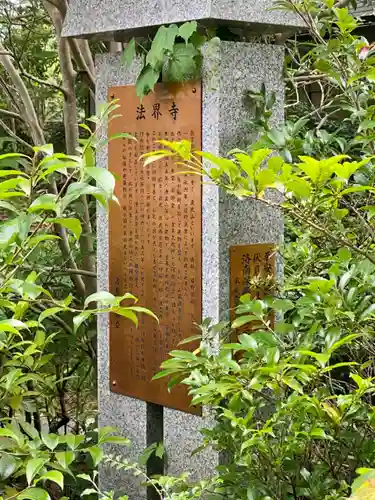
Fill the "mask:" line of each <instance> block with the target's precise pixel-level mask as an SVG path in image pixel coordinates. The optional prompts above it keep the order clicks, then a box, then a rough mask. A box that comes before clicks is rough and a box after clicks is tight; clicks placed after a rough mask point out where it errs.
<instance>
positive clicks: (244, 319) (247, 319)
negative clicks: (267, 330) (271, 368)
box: [232, 314, 257, 329]
mask: <svg viewBox="0 0 375 500" xmlns="http://www.w3.org/2000/svg"><path fill="white" fill-rule="evenodd" d="M256 319H257V317H256V316H254V315H253V314H246V315H245V316H239V317H238V318H236V319H235V320H234V321H233V323H232V328H233V329H236V328H240V327H241V326H243V325H246V324H247V323H251V322H252V321H255V320H256Z"/></svg>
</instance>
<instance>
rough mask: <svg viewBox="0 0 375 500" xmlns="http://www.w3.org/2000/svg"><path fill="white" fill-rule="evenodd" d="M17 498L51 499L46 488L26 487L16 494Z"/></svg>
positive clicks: (20, 499)
mask: <svg viewBox="0 0 375 500" xmlns="http://www.w3.org/2000/svg"><path fill="white" fill-rule="evenodd" d="M17 499H18V500H51V499H50V496H49V494H48V493H47V491H46V490H43V489H42V488H27V489H26V490H24V491H21V493H20V494H19V495H17Z"/></svg>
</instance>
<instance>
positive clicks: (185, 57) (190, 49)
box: [166, 43, 199, 81]
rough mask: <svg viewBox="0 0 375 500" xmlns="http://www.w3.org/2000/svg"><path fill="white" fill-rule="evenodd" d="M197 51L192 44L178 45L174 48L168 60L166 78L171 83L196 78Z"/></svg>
mask: <svg viewBox="0 0 375 500" xmlns="http://www.w3.org/2000/svg"><path fill="white" fill-rule="evenodd" d="M198 56H199V52H198V50H197V49H196V48H195V47H194V45H193V44H192V43H188V44H186V45H185V44H183V43H178V44H176V45H175V46H174V49H173V54H172V56H171V57H170V59H169V62H168V67H167V74H166V77H167V79H168V80H171V81H184V80H188V79H193V78H196V77H197V76H198V65H197V61H196V58H197V57H198Z"/></svg>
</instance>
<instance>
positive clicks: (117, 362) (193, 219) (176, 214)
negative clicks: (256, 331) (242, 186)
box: [108, 82, 202, 414]
mask: <svg viewBox="0 0 375 500" xmlns="http://www.w3.org/2000/svg"><path fill="white" fill-rule="evenodd" d="M109 98H111V99H119V104H120V105H121V107H120V108H119V109H117V110H116V111H115V113H116V114H121V115H122V118H116V119H114V120H112V121H111V122H110V124H109V136H112V135H115V134H118V133H121V132H127V133H130V134H132V135H133V136H135V137H136V138H137V142H135V141H132V140H129V139H115V140H113V141H111V142H110V143H109V147H108V155H109V169H110V170H111V172H113V173H114V174H115V175H116V176H117V177H118V179H119V180H118V182H117V184H116V191H115V194H116V196H117V198H118V199H119V205H116V204H114V203H113V204H112V205H111V207H110V212H109V259H110V272H109V274H110V290H111V292H112V293H113V294H115V295H121V294H124V293H126V292H130V293H132V294H134V295H135V296H137V297H139V304H140V305H143V306H145V307H148V308H149V309H151V310H152V311H153V312H154V313H155V314H156V315H157V316H158V318H159V320H160V324H157V323H156V321H154V320H153V319H152V318H150V317H148V316H145V315H140V316H139V326H138V328H136V327H135V326H133V325H132V323H131V322H130V321H129V320H127V319H126V318H122V317H119V316H115V315H111V319H110V377H111V381H110V382H111V390H112V391H114V392H118V393H121V394H124V395H127V396H132V397H136V398H139V399H142V400H144V401H148V402H152V403H156V404H160V405H163V406H169V407H172V408H175V409H178V410H182V411H186V412H190V413H195V414H200V411H201V410H200V408H194V407H192V406H190V400H191V399H190V398H189V396H188V394H187V390H186V388H185V387H184V386H177V387H175V388H174V389H173V390H172V392H171V393H169V392H168V390H167V383H168V381H167V379H160V380H156V381H151V379H152V377H153V375H155V374H156V373H157V372H158V371H159V367H160V364H161V363H162V361H164V360H166V359H167V358H168V352H169V351H171V350H173V349H176V348H177V344H178V343H179V342H180V341H181V340H182V339H184V338H187V337H190V336H192V335H195V334H196V333H197V330H196V327H195V326H194V323H200V322H201V319H202V318H201V316H202V293H201V286H202V285H201V280H202V270H201V253H202V252H201V250H202V249H201V245H202V229H201V226H202V221H201V206H202V186H201V179H200V177H198V176H196V175H173V174H175V173H176V172H178V171H179V170H181V168H180V167H179V166H178V165H176V160H175V159H173V158H172V159H163V160H160V161H157V162H154V163H151V164H150V165H148V166H146V167H144V166H143V161H139V157H140V156H141V155H142V154H143V153H146V152H149V151H152V150H155V149H162V148H163V147H164V146H162V145H160V144H158V143H157V142H156V141H157V140H160V139H165V140H168V141H180V140H183V139H187V140H189V141H192V143H193V145H194V147H195V148H197V149H201V107H202V92H201V84H200V82H194V83H184V84H173V85H169V86H168V87H167V86H165V85H163V84H158V85H157V86H156V88H155V92H153V93H151V94H149V95H148V96H147V97H145V98H144V99H143V100H142V102H140V101H139V98H138V97H137V96H136V91H135V86H124V87H113V88H111V89H109ZM195 347H196V345H193V344H188V345H187V348H192V349H194V348H195ZM184 348H186V347H184Z"/></svg>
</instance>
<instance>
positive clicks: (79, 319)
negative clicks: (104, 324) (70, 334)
mask: <svg viewBox="0 0 375 500" xmlns="http://www.w3.org/2000/svg"><path fill="white" fill-rule="evenodd" d="M92 314H93V313H92V311H83V312H81V313H80V314H78V315H77V316H74V318H73V327H74V332H76V331H77V330H78V328H79V327H80V326H81V325H82V323H83V322H84V321H85V320H86V319H87V318H89V317H90V316H91V315H92Z"/></svg>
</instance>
